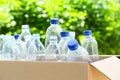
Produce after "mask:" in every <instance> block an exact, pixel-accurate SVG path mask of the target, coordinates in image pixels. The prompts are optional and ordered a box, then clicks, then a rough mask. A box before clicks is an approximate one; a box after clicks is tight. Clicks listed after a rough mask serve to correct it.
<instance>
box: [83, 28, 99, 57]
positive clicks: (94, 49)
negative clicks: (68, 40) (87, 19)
mask: <svg viewBox="0 0 120 80" xmlns="http://www.w3.org/2000/svg"><path fill="white" fill-rule="evenodd" d="M83 34H84V39H83V40H82V42H81V46H82V47H84V48H85V49H86V50H87V51H88V53H89V55H98V44H97V41H96V40H95V39H94V38H93V37H92V32H91V30H85V31H84V32H83Z"/></svg>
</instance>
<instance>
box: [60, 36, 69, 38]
mask: <svg viewBox="0 0 120 80" xmlns="http://www.w3.org/2000/svg"><path fill="white" fill-rule="evenodd" d="M61 39H69V36H66V37H61Z"/></svg>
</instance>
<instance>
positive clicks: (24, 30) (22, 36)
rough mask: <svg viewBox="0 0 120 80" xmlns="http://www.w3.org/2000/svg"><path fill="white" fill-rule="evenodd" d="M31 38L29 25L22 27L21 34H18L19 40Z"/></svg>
mask: <svg viewBox="0 0 120 80" xmlns="http://www.w3.org/2000/svg"><path fill="white" fill-rule="evenodd" d="M27 35H29V36H31V33H30V30H29V25H22V33H21V34H20V37H19V38H20V39H21V40H22V41H25V36H27Z"/></svg>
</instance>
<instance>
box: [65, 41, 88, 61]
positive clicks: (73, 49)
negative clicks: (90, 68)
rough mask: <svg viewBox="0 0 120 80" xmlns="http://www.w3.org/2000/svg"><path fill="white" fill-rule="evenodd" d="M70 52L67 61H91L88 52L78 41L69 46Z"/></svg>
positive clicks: (69, 43) (71, 42) (69, 42)
mask: <svg viewBox="0 0 120 80" xmlns="http://www.w3.org/2000/svg"><path fill="white" fill-rule="evenodd" d="M67 46H68V48H69V50H68V52H67V61H88V62H89V61H90V58H89V56H88V52H87V51H86V50H85V49H84V48H83V47H81V46H80V45H79V44H78V42H77V40H75V39H72V40H70V41H68V44H67Z"/></svg>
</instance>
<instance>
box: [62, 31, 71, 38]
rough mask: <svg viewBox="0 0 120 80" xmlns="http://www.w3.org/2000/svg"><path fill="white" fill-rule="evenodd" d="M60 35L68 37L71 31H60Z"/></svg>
mask: <svg viewBox="0 0 120 80" xmlns="http://www.w3.org/2000/svg"><path fill="white" fill-rule="evenodd" d="M60 35H61V37H67V36H69V32H67V31H62V32H60Z"/></svg>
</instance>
